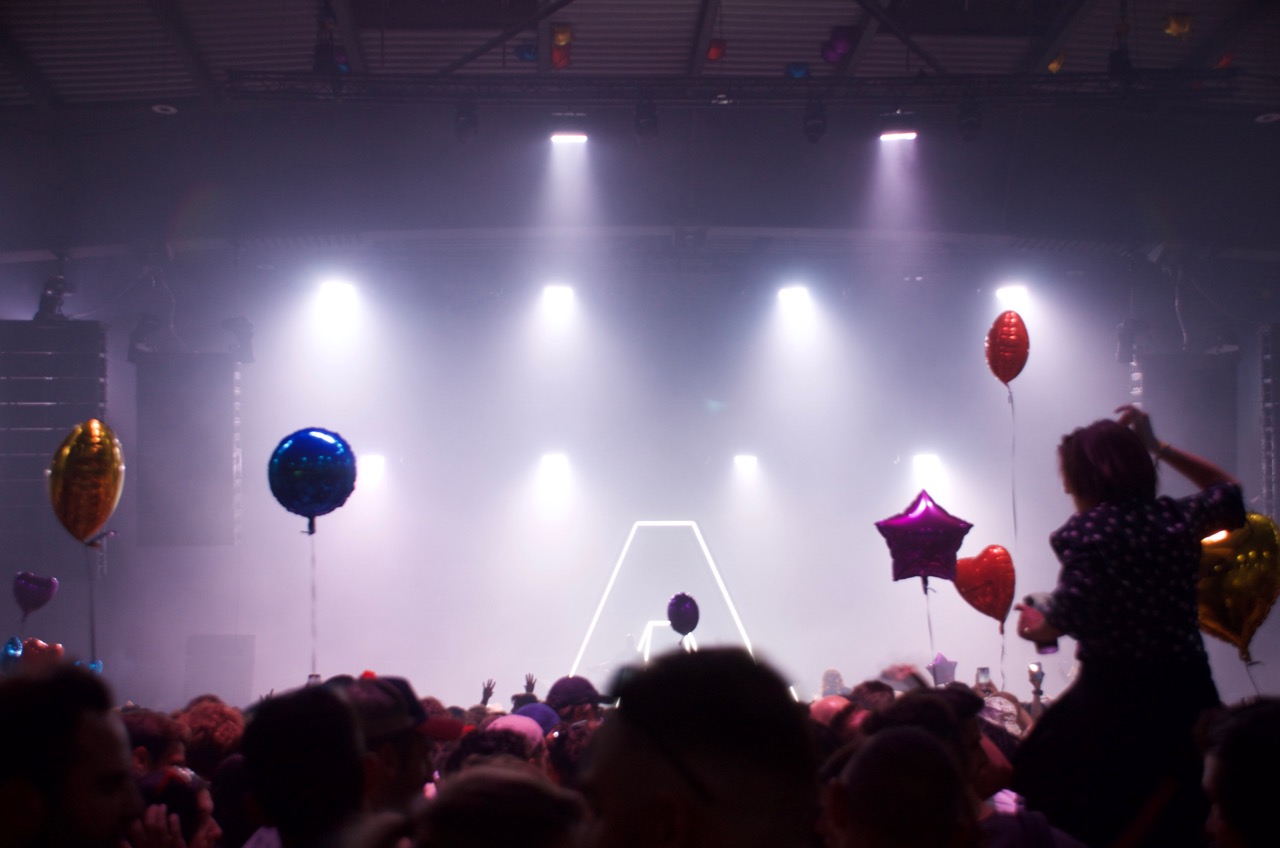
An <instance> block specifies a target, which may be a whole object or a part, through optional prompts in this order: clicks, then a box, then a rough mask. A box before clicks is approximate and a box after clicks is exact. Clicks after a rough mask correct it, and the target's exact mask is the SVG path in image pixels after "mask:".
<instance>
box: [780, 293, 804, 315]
mask: <svg viewBox="0 0 1280 848" xmlns="http://www.w3.org/2000/svg"><path fill="white" fill-rule="evenodd" d="M778 305H779V306H781V307H782V311H783V312H785V313H787V314H788V315H795V316H804V315H808V314H810V313H811V312H813V299H812V298H811V297H809V290H808V289H807V288H805V287H804V286H786V287H785V288H781V289H778Z"/></svg>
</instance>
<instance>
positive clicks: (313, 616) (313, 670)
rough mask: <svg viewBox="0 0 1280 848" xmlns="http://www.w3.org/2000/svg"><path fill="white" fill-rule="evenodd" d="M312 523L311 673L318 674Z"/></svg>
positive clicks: (314, 538) (313, 521) (314, 553)
mask: <svg viewBox="0 0 1280 848" xmlns="http://www.w3.org/2000/svg"><path fill="white" fill-rule="evenodd" d="M310 523H311V673H312V674H317V673H318V671H317V670H316V642H317V641H318V640H317V634H318V633H319V628H318V627H317V626H316V606H317V603H316V537H315V526H316V520H315V519H314V518H312V519H310Z"/></svg>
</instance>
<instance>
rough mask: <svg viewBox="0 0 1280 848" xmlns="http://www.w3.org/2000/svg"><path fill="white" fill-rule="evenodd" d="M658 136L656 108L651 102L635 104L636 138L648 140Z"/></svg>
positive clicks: (643, 101) (642, 101)
mask: <svg viewBox="0 0 1280 848" xmlns="http://www.w3.org/2000/svg"><path fill="white" fill-rule="evenodd" d="M657 134H658V106H657V104H656V103H654V102H653V101H652V100H641V101H640V102H639V103H637V104H636V137H637V138H639V139H650V138H653V137H654V136H656V135H657Z"/></svg>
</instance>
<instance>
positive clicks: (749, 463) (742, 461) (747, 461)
mask: <svg viewBox="0 0 1280 848" xmlns="http://www.w3.org/2000/svg"><path fill="white" fill-rule="evenodd" d="M759 464H760V460H758V459H757V458H756V457H754V456H752V455H751V454H746V453H740V454H738V455H737V456H735V457H734V458H733V467H734V468H736V469H738V470H739V471H741V472H742V473H744V474H754V473H755V470H756V466H758V465H759Z"/></svg>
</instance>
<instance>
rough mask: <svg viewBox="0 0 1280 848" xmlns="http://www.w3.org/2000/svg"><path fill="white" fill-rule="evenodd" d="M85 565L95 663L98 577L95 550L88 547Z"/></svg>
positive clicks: (91, 646)
mask: <svg viewBox="0 0 1280 848" xmlns="http://www.w3.org/2000/svg"><path fill="white" fill-rule="evenodd" d="M84 564H85V568H86V569H87V570H88V572H89V662H93V661H94V660H96V659H97V658H98V610H97V603H96V598H95V597H94V591H93V584H94V583H97V582H98V575H97V573H96V569H94V567H93V548H92V547H90V546H88V545H85V548H84Z"/></svg>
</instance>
